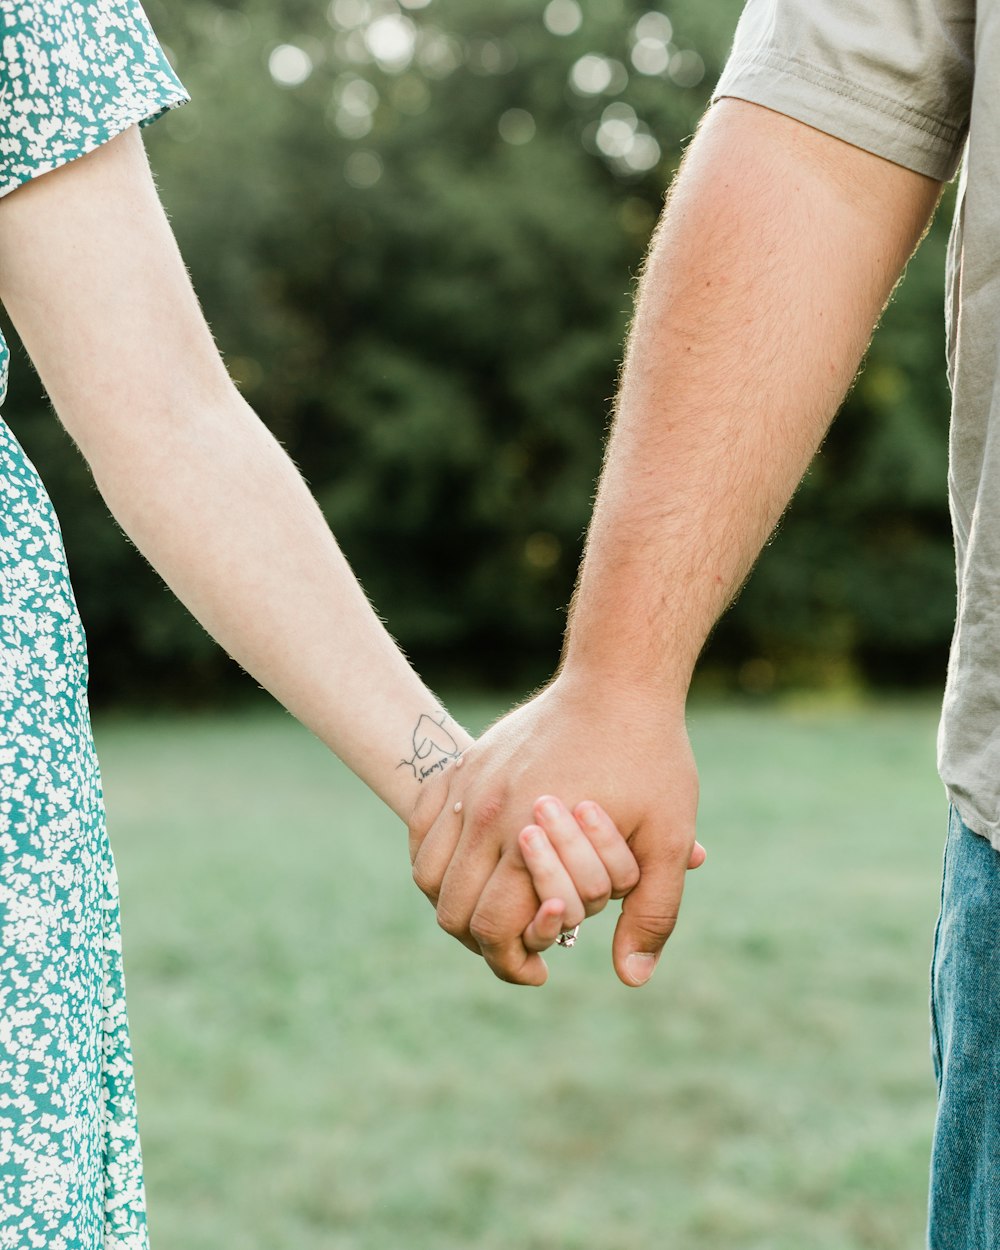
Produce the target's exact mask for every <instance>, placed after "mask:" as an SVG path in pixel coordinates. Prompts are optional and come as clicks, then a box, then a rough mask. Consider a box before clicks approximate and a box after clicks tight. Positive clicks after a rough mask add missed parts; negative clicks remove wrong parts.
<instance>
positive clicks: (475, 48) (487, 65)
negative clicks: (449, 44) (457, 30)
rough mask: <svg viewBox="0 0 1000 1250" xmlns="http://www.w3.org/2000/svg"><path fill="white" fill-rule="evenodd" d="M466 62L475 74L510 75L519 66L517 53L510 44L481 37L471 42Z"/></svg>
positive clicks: (466, 53)
mask: <svg viewBox="0 0 1000 1250" xmlns="http://www.w3.org/2000/svg"><path fill="white" fill-rule="evenodd" d="M465 61H466V64H467V65H468V67H469V69H471V70H472V72H473V73H474V74H482V75H487V74H509V73H510V71H511V70H512V69H513V68H514V66H515V65H516V64H517V53H516V52H515V51H514V49H513V48H512V47H511V45H510V44H509V43H505V42H502V41H501V40H499V39H491V38H490V37H489V36H480V37H479V38H476V39H470V40H469V42H468V45H467V47H466V52H465Z"/></svg>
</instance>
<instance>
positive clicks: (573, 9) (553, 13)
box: [542, 0, 583, 35]
mask: <svg viewBox="0 0 1000 1250" xmlns="http://www.w3.org/2000/svg"><path fill="white" fill-rule="evenodd" d="M542 21H543V22H544V23H545V29H546V30H547V31H548V32H549V34H550V35H572V34H575V32H576V31H578V30H579V29H580V25H581V23H582V22H583V13H582V12H581V10H580V6H579V4H577V0H549V3H548V4H547V5H546V6H545V12H544V13H543V14H542Z"/></svg>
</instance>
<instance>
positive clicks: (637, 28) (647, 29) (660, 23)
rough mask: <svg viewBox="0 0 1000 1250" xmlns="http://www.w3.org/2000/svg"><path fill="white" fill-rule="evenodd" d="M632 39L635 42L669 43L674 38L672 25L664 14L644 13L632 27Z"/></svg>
mask: <svg viewBox="0 0 1000 1250" xmlns="http://www.w3.org/2000/svg"><path fill="white" fill-rule="evenodd" d="M632 37H633V38H634V39H635V40H636V41H638V40H640V39H653V40H655V41H656V42H657V43H669V42H670V40H671V39H673V37H674V25H673V22H671V20H670V18H669V17H667V15H666V13H658V12H656V11H653V12H650V13H644V14H643V15H642V17H640V18H639V20H638V21H637V22H636V24H635V25H634V26H633V27H632Z"/></svg>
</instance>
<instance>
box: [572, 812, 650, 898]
mask: <svg viewBox="0 0 1000 1250" xmlns="http://www.w3.org/2000/svg"><path fill="white" fill-rule="evenodd" d="M573 816H574V818H575V819H574V824H577V825H578V831H577V837H578V838H579V836H580V835H579V830H583V833H584V834H586V838H585V839H583V840H584V841H585V842H586V844H587V845H589V846H590V848H591V849H592V850H593V852H594V853H595V854H596V855H597V856H598V858H599V859H600V861H601V864H602V866H603V868H604V871H605V873H606V875H607V877H608V881H609V883H610V888H609V893H608V897H610V898H623V897H624V896H625V895H626V894H627V893H628V892H629V890H631V889H633V888H634V887H635V885H636V884H637V883H638V880H639V865H638V864H637V863H636V862H635V856H634V855H633V854H632V850H631V848H630V847H629V844H628V843H627V842H626V841H625V839H624V837H623V836H622V834H621V832H620V831H619V829H618V826H617V825H616V824H615V822H614V821H613V820H612V819H611V817H610V816H609V815H608V814H607V812H606V811H605V810H604V808H603V807H601V805H600V804H599V803H594V802H593V801H591V800H589V799H588V800H586V801H584V802H583V803H577V805H576V807H575V808H574V809H573ZM559 850H560V854H561V853H562V847H561V846H560V848H559ZM573 879H574V881H575V880H576V876H575V874H574V877H573ZM606 901H607V899H605V902H606Z"/></svg>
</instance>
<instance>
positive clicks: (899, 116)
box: [712, 50, 966, 182]
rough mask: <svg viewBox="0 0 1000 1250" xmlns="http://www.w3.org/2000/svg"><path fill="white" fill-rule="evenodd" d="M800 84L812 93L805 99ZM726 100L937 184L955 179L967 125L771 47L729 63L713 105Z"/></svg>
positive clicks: (713, 94)
mask: <svg viewBox="0 0 1000 1250" xmlns="http://www.w3.org/2000/svg"><path fill="white" fill-rule="evenodd" d="M803 84H808V86H809V87H810V88H811V89H812V91H811V93H810V95H809V97H806V96H805V95H804V94H803V90H802V86H803ZM726 96H731V97H735V98H737V99H742V100H746V101H747V102H748V103H751V104H760V105H762V106H763V107H764V108H770V109H773V110H774V111H775V112H777V113H783V114H785V115H786V116H788V117H792V118H794V119H795V120H796V121H801V122H803V123H805V124H806V125H807V126H812V127H813V128H814V129H816V130H821V131H822V132H823V133H824V134H829V135H832V136H833V137H834V138H836V139H842V140H844V142H846V143H850V144H852V145H853V146H854V147H857V148H862V149H864V150H865V151H867V152H871V153H873V154H874V155H875V156H880V157H882V158H883V159H885V160H889V161H892V162H893V164H896V165H902V166H904V168H906V169H912V170H913V171H914V172H915V173H919V174H924V175H926V176H927V177H929V178H934V179H937V180H939V181H941V182H949V181H950V180H951V179H952V178H953V177H954V176H955V173H956V171H957V169H958V165H959V162H960V160H961V156H962V149H963V147H964V144H965V134H966V123H965V121H963V122H962V124H956V123H954V122H951V121H948V120H946V119H945V118H941V117H934V116H931V115H929V114H926V113H923V112H921V111H920V110H919V109H915V108H913V107H912V106H911V105H908V104H906V103H905V102H904V101H901V100H898V99H894V98H893V97H891V96H886V95H883V94H882V93H880V92H878V91H876V90H873V89H871V88H868V87H865V86H862V85H859V84H858V83H855V82H851V81H848V80H847V79H845V78H841V77H840V76H839V75H838V74H833V73H831V72H830V71H829V70H825V69H822V68H821V67H819V66H816V65H811V64H808V63H806V62H803V61H798V60H795V59H793V58H791V57H788V56H785V55H784V54H783V53H780V52H777V51H774V50H771V51H768V52H765V53H756V54H754V55H752V56H748V57H734V58H733V59H731V60H730V62H729V64H728V65H727V66H726V68H725V70H724V71H723V74H722V77H721V78H720V79H719V82H718V84H717V86H716V88H715V91H714V92H713V93H712V101H713V103H714V102H715V101H716V100H719V99H722V98H723V97H726ZM887 122H891V126H889V125H887Z"/></svg>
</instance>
